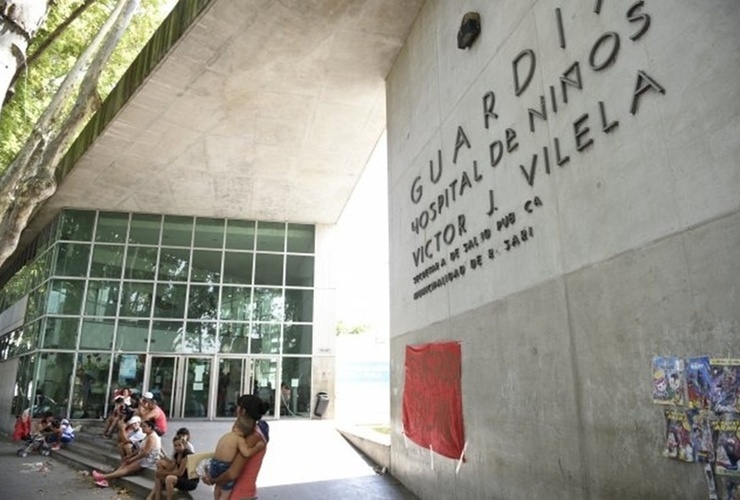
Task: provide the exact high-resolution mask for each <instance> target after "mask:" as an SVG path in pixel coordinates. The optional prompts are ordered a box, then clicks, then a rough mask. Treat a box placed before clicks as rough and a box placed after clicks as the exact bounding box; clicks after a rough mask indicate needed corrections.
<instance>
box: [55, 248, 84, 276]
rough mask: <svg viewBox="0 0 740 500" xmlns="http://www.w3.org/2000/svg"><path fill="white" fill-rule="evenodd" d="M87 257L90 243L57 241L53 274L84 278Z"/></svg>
mask: <svg viewBox="0 0 740 500" xmlns="http://www.w3.org/2000/svg"><path fill="white" fill-rule="evenodd" d="M89 257H90V245H88V244H86V243H57V245H56V264H55V266H54V272H53V274H55V275H57V276H75V277H81V278H84V277H85V276H86V275H87V261H88V259H89Z"/></svg>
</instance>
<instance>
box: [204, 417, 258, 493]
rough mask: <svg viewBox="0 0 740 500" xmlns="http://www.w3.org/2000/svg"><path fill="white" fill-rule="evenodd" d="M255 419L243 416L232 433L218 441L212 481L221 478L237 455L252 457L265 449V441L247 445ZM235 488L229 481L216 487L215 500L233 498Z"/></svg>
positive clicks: (232, 482)
mask: <svg viewBox="0 0 740 500" xmlns="http://www.w3.org/2000/svg"><path fill="white" fill-rule="evenodd" d="M254 425H255V422H254V419H252V418H250V417H247V416H243V417H239V418H237V419H236V422H234V426H233V427H232V428H231V432H227V433H226V434H224V435H223V436H221V439H219V440H218V444H217V445H216V451H215V452H214V454H213V458H212V459H211V463H210V467H209V471H208V474H209V475H210V476H211V478H212V479H215V478H216V477H218V476H220V475H221V474H223V473H224V472H226V471H227V470H229V466H230V465H231V462H232V461H233V460H234V457H235V456H236V454H237V453H241V454H242V455H244V456H245V457H251V456H252V455H254V454H255V453H257V452H258V451H260V450H262V448H264V447H265V443H264V441H262V440H260V441H259V442H258V443H257V444H255V445H254V446H251V447H250V446H249V445H248V444H247V436H249V435H250V434H251V433H252V431H253V430H254ZM233 488H234V481H229V482H228V483H226V484H223V485H216V487H215V489H214V490H213V498H214V500H228V499H229V497H230V496H231V490H232V489H233Z"/></svg>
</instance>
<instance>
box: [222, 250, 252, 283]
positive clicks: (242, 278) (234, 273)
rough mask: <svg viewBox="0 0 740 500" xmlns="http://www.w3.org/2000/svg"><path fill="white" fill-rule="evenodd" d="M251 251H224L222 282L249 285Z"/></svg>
mask: <svg viewBox="0 0 740 500" xmlns="http://www.w3.org/2000/svg"><path fill="white" fill-rule="evenodd" d="M253 258H254V254H253V253H252V252H226V255H225V256H224V283H234V284H240V285H249V284H251V283H252V261H253Z"/></svg>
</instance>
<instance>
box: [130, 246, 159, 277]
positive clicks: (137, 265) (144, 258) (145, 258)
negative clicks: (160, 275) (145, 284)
mask: <svg viewBox="0 0 740 500" xmlns="http://www.w3.org/2000/svg"><path fill="white" fill-rule="evenodd" d="M156 269H157V249H156V248H152V247H137V246H130V247H128V252H127V253H126V274H125V277H126V279H135V280H154V274H155V271H156Z"/></svg>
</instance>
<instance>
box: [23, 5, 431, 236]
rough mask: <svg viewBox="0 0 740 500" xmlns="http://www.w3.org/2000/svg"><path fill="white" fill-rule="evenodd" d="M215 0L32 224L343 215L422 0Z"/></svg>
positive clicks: (330, 218)
mask: <svg viewBox="0 0 740 500" xmlns="http://www.w3.org/2000/svg"><path fill="white" fill-rule="evenodd" d="M184 1H185V0H184ZM181 3H182V2H181ZM206 3H207V5H206V8H205V9H204V12H203V13H202V14H201V15H199V17H198V18H197V19H196V20H195V22H194V23H193V24H192V26H191V27H190V29H189V30H188V31H187V32H186V33H185V34H184V35H183V36H182V37H181V38H180V40H179V41H178V42H177V43H176V44H175V46H174V47H173V48H171V49H170V50H169V51H168V52H167V54H166V56H165V58H164V60H163V61H162V62H161V63H160V64H159V65H158V66H157V67H156V68H155V69H154V70H153V71H152V73H151V74H150V75H149V76H148V78H147V79H146V80H145V81H144V82H143V83H142V84H141V86H140V87H139V88H138V90H136V91H135V93H134V95H133V96H132V97H131V98H130V99H129V100H128V102H126V103H125V104H124V105H123V107H122V108H121V110H120V112H118V114H117V115H116V116H115V117H114V118H113V119H112V120H111V121H110V123H109V125H108V126H107V128H106V129H105V130H103V131H102V132H101V133H100V135H99V136H98V137H97V138H96V139H95V140H94V142H93V143H92V145H91V146H90V147H89V148H88V149H87V150H86V151H85V152H84V154H83V155H82V156H81V157H80V159H79V160H78V161H77V162H75V163H74V166H73V168H71V169H70V171H69V173H68V174H67V175H66V176H65V177H64V179H63V182H62V183H61V185H60V186H59V189H58V191H57V192H56V193H55V195H54V196H53V197H52V198H51V199H50V200H49V201H47V202H46V204H45V205H44V207H43V209H42V210H41V212H40V213H39V214H38V215H37V216H36V217H35V219H34V221H33V223H32V226H31V227H30V228H29V232H30V233H33V232H35V231H37V230H39V229H40V228H41V227H42V226H43V225H45V224H46V223H47V222H48V220H49V219H50V218H51V217H52V216H53V215H55V214H56V213H57V212H58V211H59V210H60V209H61V208H65V207H73V208H89V209H105V210H111V211H134V212H149V213H166V214H179V215H199V216H212V217H232V218H242V219H260V220H271V221H293V222H306V223H322V224H333V223H335V222H336V221H337V219H338V217H339V216H340V214H341V212H342V209H343V207H344V205H345V203H346V201H347V199H348V198H349V196H350V194H351V193H352V190H353V188H354V186H355V184H356V183H357V181H358V178H359V176H360V174H361V173H362V171H363V168H364V166H365V163H366V161H367V159H368V157H369V155H370V153H371V151H372V149H373V147H374V146H375V143H376V141H377V140H378V138H379V137H380V135H381V133H382V131H383V129H384V127H385V77H386V75H387V73H388V71H389V70H390V68H391V65H392V64H393V61H394V60H395V58H396V55H397V54H398V52H399V51H400V49H401V47H402V45H403V43H404V41H405V38H406V36H407V34H408V32H409V29H410V26H411V24H412V22H413V20H414V18H415V16H416V15H417V13H418V11H419V8H420V6H421V3H422V2H421V0H413V1H411V0H404V1H402V2H399V1H398V0H370V1H366V0H312V1H306V0H239V1H235V0H213V1H211V2H206ZM165 22H166V21H165ZM34 230H35V231H34ZM27 238H28V234H26V238H24V239H26V240H27Z"/></svg>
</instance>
